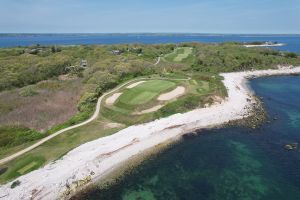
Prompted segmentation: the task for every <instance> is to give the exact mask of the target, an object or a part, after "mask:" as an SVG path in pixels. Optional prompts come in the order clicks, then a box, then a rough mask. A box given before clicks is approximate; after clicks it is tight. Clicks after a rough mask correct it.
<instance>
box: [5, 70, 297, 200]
mask: <svg viewBox="0 0 300 200" xmlns="http://www.w3.org/2000/svg"><path fill="white" fill-rule="evenodd" d="M299 73H300V67H296V68H291V67H284V68H279V69H276V70H261V71H247V72H234V73H224V74H221V75H222V76H223V77H224V80H223V83H224V85H225V87H226V88H227V91H228V97H227V98H226V99H225V100H224V101H223V102H222V103H221V104H214V105H212V106H211V107H208V108H201V109H196V110H193V111H190V112H187V113H185V114H176V115H173V116H170V117H167V118H163V119H159V120H155V121H153V122H150V123H146V124H141V125H135V126H131V127H128V128H126V129H124V130H121V131H119V132H118V133H116V134H114V135H111V136H108V137H105V138H100V139H97V140H95V141H92V142H89V143H86V144H83V145H81V146H80V147H78V148H76V149H74V150H72V151H70V152H69V153H68V154H67V155H65V156H64V157H63V158H62V159H61V160H58V161H56V162H53V163H50V164H48V165H46V166H45V167H43V168H41V169H38V170H36V171H33V172H31V173H29V174H27V175H24V176H22V177H20V178H18V180H19V181H20V182H21V184H20V185H19V186H17V187H16V188H14V189H11V188H10V185H11V183H8V184H6V185H3V186H0V193H1V196H0V198H1V197H2V199H30V198H37V199H38V198H44V199H57V198H69V197H70V196H67V194H68V193H71V192H73V191H78V190H79V189H82V188H84V187H86V186H87V185H89V184H90V183H93V182H95V181H101V180H103V179H104V178H105V177H106V176H107V175H109V174H110V173H111V172H113V171H114V170H115V169H117V168H118V166H119V165H120V164H122V163H124V162H125V161H127V160H128V159H131V158H132V157H133V156H137V155H140V154H141V153H142V152H145V151H147V150H149V149H151V148H153V147H156V146H157V145H161V144H164V143H166V142H168V141H170V140H173V139H175V138H179V137H180V136H182V135H183V134H185V133H187V132H192V131H194V130H196V129H203V128H208V127H213V126H218V125H221V124H224V123H227V122H229V121H232V120H238V119H243V118H244V117H248V116H250V115H251V113H252V111H254V110H253V104H255V103H256V100H255V97H254V95H253V91H251V90H250V89H249V88H248V87H247V86H246V85H247V84H246V82H247V79H248V78H249V79H251V78H255V77H260V76H270V75H288V74H299Z"/></svg>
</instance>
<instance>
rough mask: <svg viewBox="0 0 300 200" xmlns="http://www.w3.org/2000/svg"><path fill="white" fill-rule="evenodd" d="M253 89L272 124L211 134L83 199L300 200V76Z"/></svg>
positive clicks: (201, 134) (281, 78)
mask: <svg viewBox="0 0 300 200" xmlns="http://www.w3.org/2000/svg"><path fill="white" fill-rule="evenodd" d="M251 86H252V88H253V89H254V91H255V92H256V94H257V95H258V96H260V97H263V101H264V104H265V107H266V110H267V112H268V115H269V120H270V122H269V123H265V124H264V125H263V126H262V127H260V128H258V129H255V130H252V129H248V128H243V127H232V128H223V129H213V130H205V131H201V132H199V135H197V136H190V137H186V138H185V139H184V140H183V141H181V142H180V143H178V144H175V145H173V146H172V147H170V148H168V149H167V150H165V151H163V152H162V153H160V154H159V155H156V156H154V157H152V159H150V160H147V161H145V162H144V163H143V164H142V165H141V166H139V167H137V168H136V170H133V172H131V173H130V174H128V175H126V176H125V177H124V178H123V179H121V180H120V181H119V182H118V183H116V184H115V185H113V186H111V187H109V188H108V189H105V190H99V189H94V190H92V191H90V192H89V193H87V194H85V195H84V196H82V197H81V199H101V200H105V199H109V200H115V199H116V200H117V199H124V200H136V199H139V200H153V199H161V200H166V199H172V200H173V199H174V200H176V199H186V200H193V199H195V200H202V199H203V200H204V199H205V200H206V199H208V200H209V199H216V200H226V199H228V200H240V199H247V200H259V199H263V200H296V199H300V151H299V149H296V150H292V151H288V150H286V149H285V148H284V145H286V144H288V143H298V142H300V104H299V102H300V76H278V77H267V78H259V79H255V80H253V81H251Z"/></svg>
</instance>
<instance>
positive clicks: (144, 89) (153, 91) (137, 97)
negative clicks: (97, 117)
mask: <svg viewBox="0 0 300 200" xmlns="http://www.w3.org/2000/svg"><path fill="white" fill-rule="evenodd" d="M175 86H176V84H175V83H174V82H171V81H165V80H151V81H147V82H145V83H143V84H140V85H138V86H136V87H134V88H132V89H126V90H125V92H124V93H123V94H122V95H121V96H120V98H119V102H121V103H122V104H129V105H141V104H145V103H147V102H149V101H151V100H152V99H154V97H156V96H158V95H159V94H160V93H161V92H163V91H165V90H168V89H172V88H174V87H175ZM117 105H118V104H117Z"/></svg>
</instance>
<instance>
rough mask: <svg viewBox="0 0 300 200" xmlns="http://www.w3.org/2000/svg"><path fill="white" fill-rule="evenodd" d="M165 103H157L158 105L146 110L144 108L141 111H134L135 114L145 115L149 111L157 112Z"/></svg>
mask: <svg viewBox="0 0 300 200" xmlns="http://www.w3.org/2000/svg"><path fill="white" fill-rule="evenodd" d="M163 106H164V105H157V106H154V107H152V108H149V109H146V110H143V111H141V112H135V113H133V114H134V115H143V114H147V113H152V112H155V111H157V110H159V109H161V108H162V107H163Z"/></svg>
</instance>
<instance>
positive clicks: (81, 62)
mask: <svg viewBox="0 0 300 200" xmlns="http://www.w3.org/2000/svg"><path fill="white" fill-rule="evenodd" d="M80 67H83V68H86V67H87V60H81V61H80Z"/></svg>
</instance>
